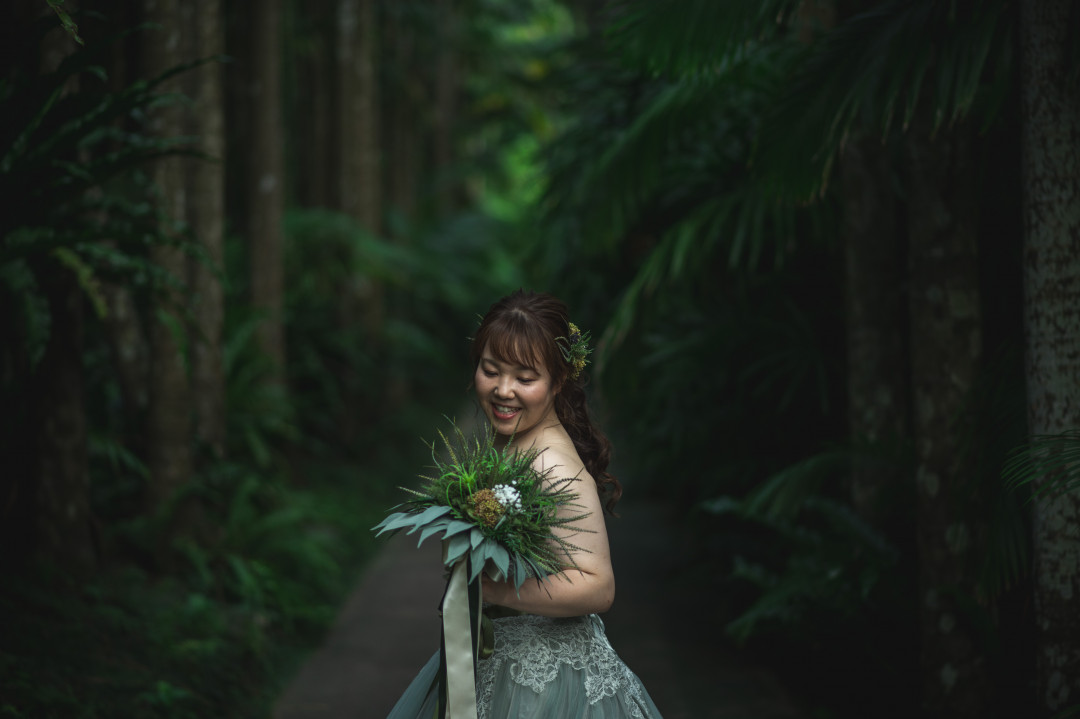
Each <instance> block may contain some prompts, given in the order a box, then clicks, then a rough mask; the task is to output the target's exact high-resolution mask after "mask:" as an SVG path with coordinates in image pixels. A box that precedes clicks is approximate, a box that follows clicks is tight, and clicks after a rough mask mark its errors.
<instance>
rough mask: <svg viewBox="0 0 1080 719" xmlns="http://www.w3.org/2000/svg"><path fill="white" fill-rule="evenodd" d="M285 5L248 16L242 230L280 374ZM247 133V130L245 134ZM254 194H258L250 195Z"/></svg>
mask: <svg viewBox="0 0 1080 719" xmlns="http://www.w3.org/2000/svg"><path fill="white" fill-rule="evenodd" d="M281 2H282V0H266V2H263V3H259V5H258V7H257V8H254V9H253V11H252V12H251V13H250V14H248V15H247V16H245V20H246V21H247V22H249V23H250V37H249V38H248V40H247V42H248V44H249V46H248V48H247V52H246V53H245V56H244V57H243V58H242V62H243V63H244V69H243V73H244V77H245V79H246V82H247V93H246V95H247V98H248V101H249V109H248V112H249V113H250V114H249V115H248V120H249V124H248V127H249V128H250V129H249V130H248V132H246V133H245V135H244V137H245V140H246V142H247V143H248V149H247V152H246V153H245V156H246V163H247V167H246V177H245V179H244V183H245V186H246V187H248V188H250V189H249V191H248V195H247V198H246V203H245V216H246V219H245V222H244V228H245V231H246V233H247V240H248V247H249V249H250V252H249V254H250V262H251V304H252V306H253V307H255V309H257V310H261V311H262V312H264V313H265V315H266V316H265V319H264V320H263V321H262V322H261V323H260V325H259V331H258V340H259V345H260V346H261V348H262V349H263V351H264V352H266V354H267V355H269V357H270V358H271V359H272V360H273V362H274V366H275V367H276V368H277V370H278V372H280V373H284V370H285V355H286V349H285V331H284V325H283V323H282V319H283V317H282V306H283V292H284V264H283V262H284V260H283V251H284V250H283V237H282V218H283V216H284V210H285V208H284V198H285V195H284V182H285V176H284V157H283V154H284V147H285V144H284V136H283V133H282V111H281V42H280V35H281ZM241 131H243V128H242V129H241ZM251 193H254V194H251Z"/></svg>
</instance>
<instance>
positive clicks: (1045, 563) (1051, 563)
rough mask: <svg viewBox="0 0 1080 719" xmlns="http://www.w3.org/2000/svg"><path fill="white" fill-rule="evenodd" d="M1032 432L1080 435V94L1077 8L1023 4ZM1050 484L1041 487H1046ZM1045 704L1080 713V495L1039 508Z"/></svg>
mask: <svg viewBox="0 0 1080 719" xmlns="http://www.w3.org/2000/svg"><path fill="white" fill-rule="evenodd" d="M1020 8H1021V23H1020V28H1021V30H1020V35H1021V43H1020V45H1021V62H1022V82H1023V84H1022V91H1021V92H1022V98H1021V102H1022V106H1021V107H1022V117H1023V129H1022V147H1023V160H1022V162H1023V188H1024V320H1025V333H1026V372H1027V399H1028V428H1029V431H1030V432H1031V433H1032V434H1035V435H1040V434H1058V433H1061V432H1064V431H1066V430H1076V429H1078V428H1080V89H1078V86H1077V84H1076V81H1075V80H1074V79H1071V74H1072V73H1074V72H1075V67H1074V65H1073V62H1075V61H1070V60H1069V57H1068V51H1069V48H1070V46H1071V44H1072V43H1075V42H1076V29H1075V28H1076V23H1075V15H1074V14H1075V12H1076V8H1075V3H1072V2H1068V0H1048V1H1047V2H1029V3H1021V5H1020ZM1046 481H1048V480H1047V479H1046V478H1044V479H1042V480H1040V481H1039V482H1038V483H1037V484H1036V489H1040V488H1042V486H1043V484H1044V483H1045V482H1046ZM1033 529H1034V537H1033V552H1034V557H1033V560H1034V561H1033V565H1034V578H1035V611H1036V619H1035V624H1036V631H1037V633H1038V636H1037V644H1036V647H1037V648H1036V651H1037V656H1036V660H1037V676H1038V690H1037V691H1038V705H1039V706H1040V707H1041V708H1042V710H1044V711H1045V712H1046V713H1047V715H1049V714H1052V713H1054V712H1056V711H1060V710H1061V709H1063V708H1065V707H1067V706H1075V705H1078V704H1080V610H1078V607H1077V601H1078V598H1080V493H1077V492H1075V491H1074V492H1071V493H1066V494H1062V493H1056V492H1050V493H1046V494H1044V495H1042V496H1040V497H1039V498H1038V499H1037V500H1036V501H1035V504H1034V516H1033Z"/></svg>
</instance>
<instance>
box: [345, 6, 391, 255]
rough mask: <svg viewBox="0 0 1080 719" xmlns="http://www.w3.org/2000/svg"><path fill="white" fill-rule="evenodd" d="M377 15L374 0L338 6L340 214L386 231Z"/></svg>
mask: <svg viewBox="0 0 1080 719" xmlns="http://www.w3.org/2000/svg"><path fill="white" fill-rule="evenodd" d="M377 37H378V16H377V14H376V2H375V0H339V1H338V45H337V47H338V67H339V76H338V80H339V89H338V98H339V103H340V112H341V124H340V128H339V130H340V132H341V136H340V148H341V180H340V193H341V209H342V211H344V212H345V213H346V214H348V215H350V216H352V217H354V218H356V219H357V220H358V221H359V222H360V224H361V225H362V226H363V227H364V228H365V229H366V230H368V231H369V232H371V233H372V234H375V235H378V234H379V233H381V232H382V177H381V171H380V167H381V164H382V160H381V157H380V151H379V147H380V145H379V77H378V73H377V72H376V58H377V57H378V47H377V45H376V38H377Z"/></svg>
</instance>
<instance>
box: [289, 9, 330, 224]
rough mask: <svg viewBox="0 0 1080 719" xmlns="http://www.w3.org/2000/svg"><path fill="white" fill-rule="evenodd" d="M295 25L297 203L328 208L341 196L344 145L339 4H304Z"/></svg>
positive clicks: (295, 163)
mask: <svg viewBox="0 0 1080 719" xmlns="http://www.w3.org/2000/svg"><path fill="white" fill-rule="evenodd" d="M296 5H298V6H299V7H298V8H297V9H295V10H294V11H293V12H294V14H296V15H297V18H296V19H295V21H294V22H295V24H296V25H297V27H298V28H299V32H300V37H299V38H297V39H296V40H295V41H294V42H295V43H296V45H297V50H296V59H295V61H296V63H297V69H296V84H297V86H296V88H295V90H294V92H295V96H296V97H295V104H296V107H297V108H298V109H299V111H295V110H294V112H295V120H294V124H295V128H296V129H295V132H296V138H297V142H296V146H295V147H294V149H293V150H292V152H291V154H290V157H292V158H295V159H293V160H292V163H293V164H294V165H295V167H296V171H297V176H296V183H295V185H296V187H295V193H296V201H297V204H299V205H300V206H301V207H320V208H325V209H329V208H332V207H336V206H338V204H339V201H338V198H337V183H338V176H339V170H338V164H337V163H338V161H339V157H338V154H339V151H340V147H339V146H338V144H337V141H336V138H337V135H336V132H335V130H334V127H335V123H334V118H335V114H336V102H335V100H336V89H337V81H336V79H335V77H334V71H335V65H334V53H335V51H336V49H335V45H334V39H335V37H336V35H335V32H336V25H335V23H334V19H335V17H336V13H335V10H336V6H335V4H334V2H333V0H304V1H303V2H300V3H296Z"/></svg>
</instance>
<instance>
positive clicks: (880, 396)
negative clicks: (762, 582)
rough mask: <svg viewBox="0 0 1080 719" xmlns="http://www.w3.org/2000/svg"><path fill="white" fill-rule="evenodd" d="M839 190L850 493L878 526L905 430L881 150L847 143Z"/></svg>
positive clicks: (863, 141) (894, 212)
mask: <svg viewBox="0 0 1080 719" xmlns="http://www.w3.org/2000/svg"><path fill="white" fill-rule="evenodd" d="M839 169H840V180H841V184H842V187H843V196H844V220H843V233H844V255H845V269H846V293H845V305H846V308H847V311H846V326H847V373H848V426H849V433H850V436H851V438H852V441H853V443H854V444H855V447H856V452H857V454H856V456H857V459H856V461H855V463H854V465H853V467H852V475H851V497H852V502H853V504H854V506H855V509H856V511H858V512H859V514H860V515H861V516H862V517H863V518H864V519H866V520H867V521H868V522H870V524H871V525H872V526H874V527H878V528H883V524H884V523H885V522H886V520H887V519H888V517H889V514H890V513H889V512H888V511H887V506H888V505H892V504H893V503H894V502H895V500H896V498H897V495H898V494H902V491H900V487H901V486H902V485H903V484H904V482H903V481H902V479H901V476H900V475H901V469H900V467H899V466H898V465H897V464H895V463H893V462H892V460H893V459H895V457H896V454H895V449H896V448H897V446H898V445H899V444H900V443H902V442H903V441H904V440H905V439H906V437H907V435H908V432H909V413H908V407H909V404H908V353H907V337H906V333H907V311H906V306H905V304H906V300H907V296H906V294H905V293H904V292H903V290H902V288H903V287H904V286H905V284H906V275H907V267H906V259H905V254H904V236H903V223H902V222H901V217H900V208H899V203H898V201H897V198H896V194H895V192H894V190H893V183H892V182H891V179H892V173H893V166H892V162H891V160H890V158H889V151H888V148H887V147H886V146H885V145H884V144H883V143H882V142H881V141H879V140H877V139H876V138H874V137H868V136H863V137H861V138H858V139H855V140H853V141H851V142H850V143H848V146H847V147H846V149H845V151H844V153H843V155H842V156H841V158H840V161H839Z"/></svg>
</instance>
